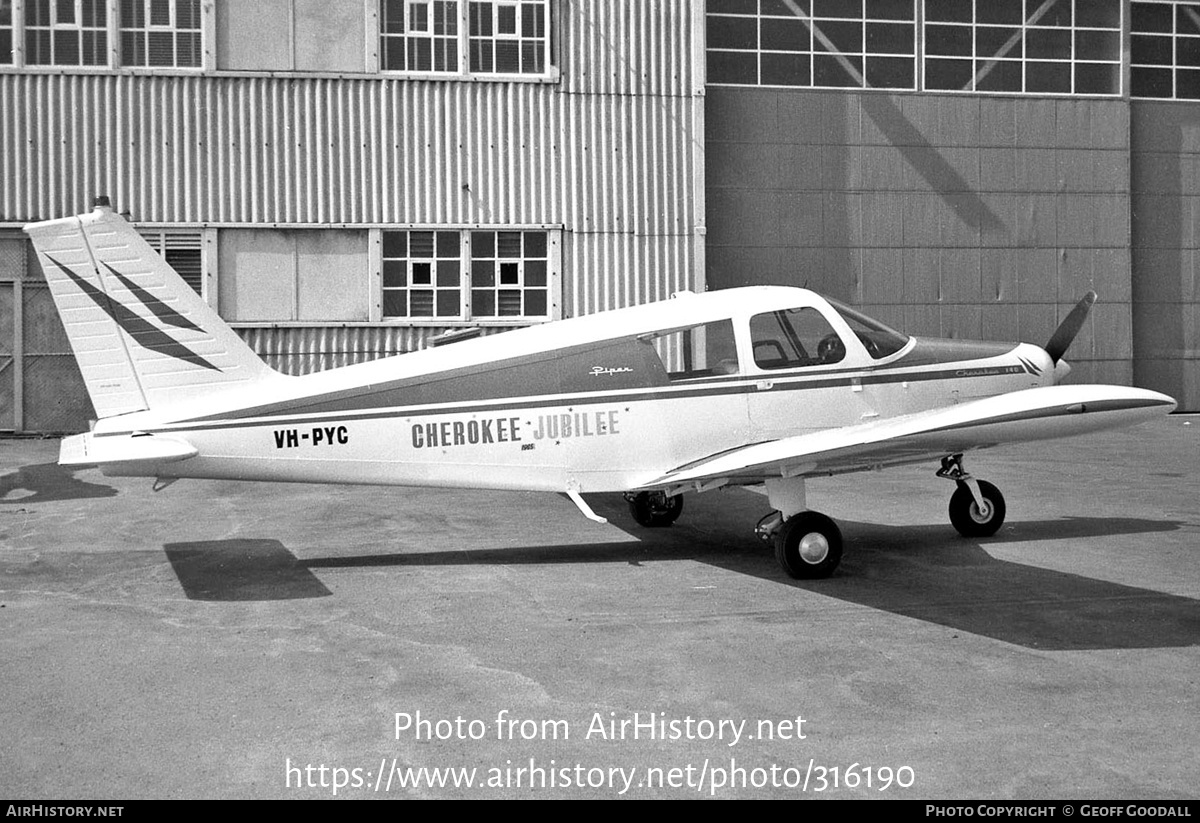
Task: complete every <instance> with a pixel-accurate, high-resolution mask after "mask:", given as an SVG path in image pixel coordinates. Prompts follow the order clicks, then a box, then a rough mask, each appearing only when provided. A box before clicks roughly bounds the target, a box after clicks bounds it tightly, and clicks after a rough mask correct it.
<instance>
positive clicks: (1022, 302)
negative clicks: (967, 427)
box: [706, 87, 1132, 383]
mask: <svg viewBox="0 0 1200 823" xmlns="http://www.w3.org/2000/svg"><path fill="white" fill-rule="evenodd" d="M707 102H708V107H709V108H708V112H707V124H708V134H707V137H708V140H707V142H706V163H707V166H708V174H707V178H706V179H707V186H708V199H709V206H708V217H709V221H708V222H709V233H708V279H709V282H710V283H711V284H712V285H713V286H714V287H726V286H734V285H746V284H752V283H779V284H795V285H807V286H809V287H812V288H815V289H817V290H819V291H824V292H826V293H829V294H831V295H832V296H834V297H838V298H842V299H849V300H851V301H853V302H856V303H860V304H861V305H863V306H865V307H866V308H867V309H868V310H869V311H870V312H872V313H875V314H877V315H879V317H880V319H882V320H885V321H886V322H891V323H894V324H895V325H897V326H898V327H900V328H903V329H904V330H905V331H908V332H909V333H912V334H924V335H934V336H955V337H985V338H992V339H1000V340H1028V341H1030V342H1034V343H1044V342H1045V341H1046V340H1048V339H1049V336H1050V334H1051V332H1052V331H1053V329H1054V328H1055V326H1056V325H1057V323H1058V322H1059V320H1060V319H1061V318H1062V317H1063V316H1065V314H1066V313H1067V311H1069V310H1070V308H1071V306H1072V305H1073V304H1074V302H1075V301H1076V300H1078V299H1079V298H1080V297H1081V296H1082V295H1083V294H1084V293H1086V292H1087V290H1088V289H1092V288H1094V289H1096V291H1097V292H1099V293H1100V297H1101V301H1102V302H1101V304H1100V305H1099V306H1098V307H1097V310H1096V311H1095V313H1094V314H1093V319H1092V320H1091V321H1090V322H1089V324H1088V326H1087V328H1085V330H1084V332H1083V333H1081V335H1080V336H1079V338H1078V339H1077V340H1076V341H1075V344H1074V345H1073V346H1072V348H1071V357H1070V359H1071V361H1072V363H1073V364H1074V366H1075V374H1074V375H1073V379H1077V380H1079V381H1081V382H1086V381H1088V380H1096V379H1105V380H1110V381H1113V382H1124V383H1128V382H1130V381H1131V379H1132V366H1131V361H1132V344H1131V331H1130V313H1131V286H1130V263H1129V236H1130V229H1129V205H1130V184H1129V160H1128V158H1129V104H1128V103H1127V102H1125V101H1121V100H1065V99H1064V100H1045V99H1031V100H1025V99H1008V98H998V97H997V98H992V97H983V96H979V97H964V96H959V95H936V94H922V95H911V94H909V95H898V94H887V93H881V92H869V93H864V92H846V93H838V92H812V91H795V90H770V89H757V88H723V87H718V88H712V89H710V90H709V92H708V98H707ZM1093 332H1094V334H1093Z"/></svg>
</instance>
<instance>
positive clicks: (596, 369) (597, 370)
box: [589, 366, 633, 377]
mask: <svg viewBox="0 0 1200 823" xmlns="http://www.w3.org/2000/svg"><path fill="white" fill-rule="evenodd" d="M632 371H633V369H631V368H629V367H628V366H617V367H616V368H608V367H606V366H592V370H591V372H589V373H590V374H591V375H592V377H599V376H600V375H606V376H607V375H613V374H624V373H625V372H632Z"/></svg>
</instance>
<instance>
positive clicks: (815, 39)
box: [706, 0, 969, 89]
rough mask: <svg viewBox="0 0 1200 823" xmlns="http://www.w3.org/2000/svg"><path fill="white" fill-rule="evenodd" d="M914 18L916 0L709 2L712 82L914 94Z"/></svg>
mask: <svg viewBox="0 0 1200 823" xmlns="http://www.w3.org/2000/svg"><path fill="white" fill-rule="evenodd" d="M968 1H969V0H968ZM916 21H917V16H916V0H866V1H865V3H864V0H761V2H759V0H710V2H709V3H708V6H707V15H706V25H707V36H708V55H707V57H708V79H709V82H710V83H727V84H736V85H760V86H803V87H812V88H837V87H855V88H863V87H870V88H892V89H914V88H916V64H917V45H916V39H917V38H916Z"/></svg>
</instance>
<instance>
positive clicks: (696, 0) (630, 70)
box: [559, 0, 704, 97]
mask: <svg viewBox="0 0 1200 823" xmlns="http://www.w3.org/2000/svg"><path fill="white" fill-rule="evenodd" d="M560 8H561V9H562V12H561V15H562V16H561V19H562V39H561V42H562V56H561V58H560V61H559V62H560V64H561V66H562V77H563V86H564V89H565V90H566V91H567V93H569V94H588V93H590V94H620V95H635V94H649V95H653V96H660V97H666V96H685V97H686V96H690V95H692V94H694V93H695V91H696V90H697V89H700V88H702V87H703V84H704V70H703V66H704V58H703V55H702V54H699V56H697V54H698V53H699V52H701V51H702V50H703V48H704V36H703V31H702V29H699V28H698V27H699V26H703V24H704V4H703V2H701V0H655V2H646V1H645V0H615V2H607V1H606V2H595V0H563V2H561V3H560Z"/></svg>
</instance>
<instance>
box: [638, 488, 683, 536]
mask: <svg viewBox="0 0 1200 823" xmlns="http://www.w3.org/2000/svg"><path fill="white" fill-rule="evenodd" d="M629 513H630V514H631V515H633V519H634V520H636V521H637V522H638V523H639V524H640V525H642V526H646V527H648V528H652V529H653V528H661V527H662V526H669V525H671V524H672V523H674V522H675V521H676V520H678V519H679V515H681V514H682V513H683V495H681V494H677V495H675V496H673V497H667V496H666V495H665V494H663V493H662V492H640V493H639V494H637V495H635V496H634V497H633V498H631V499H630V501H629Z"/></svg>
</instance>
